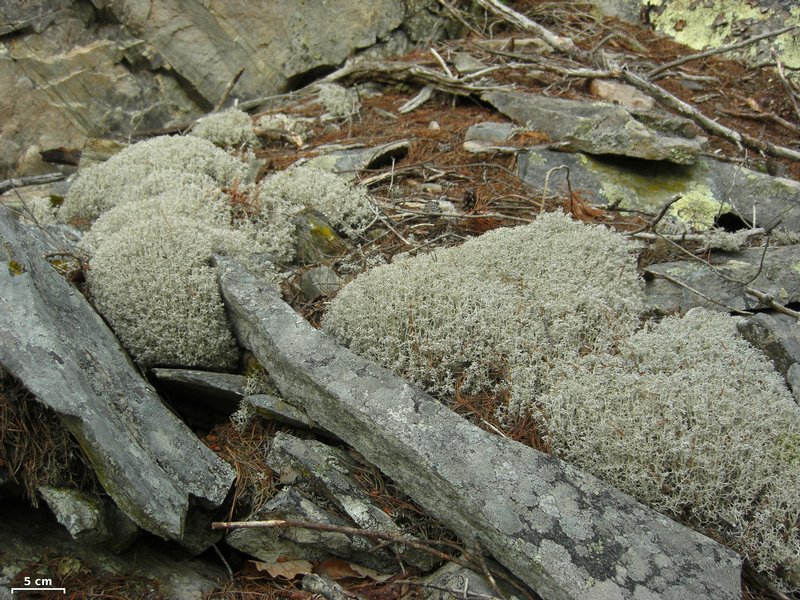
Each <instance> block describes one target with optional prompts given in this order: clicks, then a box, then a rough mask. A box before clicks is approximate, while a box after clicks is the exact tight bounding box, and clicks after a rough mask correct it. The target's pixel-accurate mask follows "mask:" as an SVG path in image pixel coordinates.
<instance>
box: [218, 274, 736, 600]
mask: <svg viewBox="0 0 800 600" xmlns="http://www.w3.org/2000/svg"><path fill="white" fill-rule="evenodd" d="M217 264H218V266H219V280H220V288H221V291H222V296H223V298H224V300H225V303H226V305H227V307H228V310H229V315H230V318H231V321H232V322H233V324H234V328H235V330H236V332H237V334H238V336H239V340H240V341H241V343H242V344H243V345H245V346H246V347H248V348H250V349H251V350H252V351H253V353H254V354H255V355H256V357H257V358H258V360H259V362H260V363H261V364H262V365H263V366H264V367H265V368H266V369H267V371H268V372H269V374H270V375H271V376H272V378H273V380H274V381H275V383H276V384H277V386H278V388H279V389H280V391H281V393H282V395H283V397H284V398H285V399H286V400H287V401H290V402H292V403H296V404H298V405H299V406H302V407H303V408H304V409H305V410H306V411H307V412H308V414H309V416H310V417H311V418H313V419H314V420H315V421H317V422H319V423H321V424H323V425H324V426H325V427H326V428H328V429H330V430H331V431H332V432H334V433H335V434H336V435H337V436H339V437H340V438H341V439H342V440H345V441H346V442H347V443H348V444H350V445H352V446H353V447H354V448H355V449H356V450H358V451H359V452H360V453H361V454H362V455H363V456H364V457H365V458H366V459H367V460H368V461H369V462H370V463H372V464H374V465H375V466H376V467H378V468H379V469H381V470H382V471H383V472H384V473H386V474H387V475H388V476H389V477H391V478H392V479H393V480H394V481H395V482H396V483H397V484H398V485H399V486H400V487H401V488H402V489H403V490H404V491H405V492H406V493H408V494H409V496H410V497H411V498H413V499H414V500H415V501H416V502H418V503H419V504H420V505H422V506H423V508H425V509H426V510H427V511H428V512H429V513H430V514H431V515H432V516H434V517H435V518H437V519H439V520H440V521H441V522H442V523H444V524H445V525H447V526H448V527H450V528H451V529H452V530H453V531H454V532H455V533H457V534H458V535H459V536H460V537H461V538H462V539H464V540H465V541H466V542H471V541H472V542H477V543H479V544H480V545H481V546H482V547H483V548H485V549H486V550H487V551H488V552H489V553H490V554H492V555H493V556H494V558H495V559H496V560H497V561H498V562H500V563H501V564H503V565H504V566H505V567H507V568H508V569H509V570H511V571H512V572H513V573H514V574H515V575H516V576H517V577H519V578H520V579H521V580H523V581H524V582H526V583H527V584H528V585H530V587H531V588H532V589H533V590H535V591H536V592H537V593H538V594H540V595H541V596H543V597H544V598H546V599H549V600H564V599H568V598H570V599H573V598H574V599H581V600H590V599H592V600H594V599H598V600H599V599H612V598H613V599H619V600H624V599H645V598H647V599H653V600H654V599H656V598H669V599H674V600H688V599H697V600H700V599H703V600H709V599H717V598H718V599H725V600H730V599H732V598H740V597H741V587H740V580H741V573H740V569H741V561H740V559H739V557H738V556H737V555H736V554H735V553H734V552H732V551H730V550H728V549H727V548H724V547H723V546H721V545H719V544H717V543H716V542H714V541H712V540H710V539H709V538H707V537H705V536H703V535H701V534H699V533H696V532H694V531H691V530H689V529H687V528H685V527H683V526H681V525H679V524H678V523H676V522H675V521H672V520H670V519H668V518H666V517H665V516H663V515H660V514H658V513H656V512H654V511H652V510H650V509H648V508H646V507H645V506H643V505H641V504H640V503H638V502H636V501H635V500H634V499H633V498H631V497H630V496H627V495H625V494H623V493H621V492H619V491H617V490H615V489H614V488H611V487H609V486H606V485H604V484H603V483H602V482H600V481H599V480H598V479H596V478H594V477H592V476H589V475H587V474H585V473H582V472H581V471H578V470H577V469H575V468H574V467H572V466H571V465H569V464H566V463H564V462H561V461H559V460H557V459H555V458H552V457H550V456H548V455H545V454H543V453H541V452H537V451H536V450H533V449H532V448H529V447H527V446H524V445H522V444H519V443H517V442H513V441H511V440H508V439H505V438H500V437H497V436H493V435H491V434H488V433H486V432H484V431H482V430H481V429H479V428H477V427H475V426H473V425H472V424H470V423H468V422H467V421H465V420H464V419H462V418H460V417H459V416H457V415H456V414H454V413H453V412H452V411H450V410H448V409H447V408H446V407H445V406H443V405H442V404H441V403H439V402H437V401H435V400H434V399H433V398H431V397H430V396H428V395H427V394H425V393H424V392H422V391H421V390H419V389H417V388H415V387H413V386H412V385H410V384H408V383H407V382H405V381H404V380H402V379H400V378H398V377H396V376H394V375H392V374H391V373H390V372H388V371H387V370H385V369H383V368H381V367H379V366H377V365H376V364H374V363H372V362H370V361H367V360H364V359H362V358H360V357H358V356H356V355H355V354H353V353H352V352H350V351H349V350H348V349H346V348H343V347H342V346H340V345H338V344H337V343H336V342H335V341H334V340H333V339H332V338H330V337H328V336H326V335H325V334H324V333H322V332H320V331H318V330H315V329H314V328H313V327H311V326H310V325H309V324H308V323H307V322H306V321H304V320H303V319H302V318H301V317H300V316H299V315H297V314H296V313H295V312H294V311H293V310H292V309H291V308H290V307H289V306H288V305H287V304H286V303H284V302H283V301H282V300H281V299H280V298H279V297H278V296H277V295H276V294H275V292H273V291H272V289H271V288H270V286H269V285H268V284H265V283H264V284H262V283H260V282H259V281H258V280H257V279H256V278H255V277H253V276H252V275H250V274H249V273H247V272H246V271H245V270H244V269H243V267H242V266H241V265H240V264H238V263H236V262H235V261H232V260H230V259H225V258H219V259H218V260H217Z"/></svg>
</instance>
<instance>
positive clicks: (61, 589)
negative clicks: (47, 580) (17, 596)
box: [11, 587, 67, 594]
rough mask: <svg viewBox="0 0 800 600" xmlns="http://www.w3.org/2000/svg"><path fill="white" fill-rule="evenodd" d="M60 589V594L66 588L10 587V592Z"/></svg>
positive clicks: (53, 590) (56, 590)
mask: <svg viewBox="0 0 800 600" xmlns="http://www.w3.org/2000/svg"><path fill="white" fill-rule="evenodd" d="M58 591H60V592H61V593H62V594H66V593H67V588H55V587H54V588H30V587H28V588H11V593H12V594H13V593H14V592H58Z"/></svg>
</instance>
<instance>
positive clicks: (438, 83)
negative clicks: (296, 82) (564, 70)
mask: <svg viewBox="0 0 800 600" xmlns="http://www.w3.org/2000/svg"><path fill="white" fill-rule="evenodd" d="M334 81H348V82H351V83H357V82H361V81H377V82H381V83H388V84H398V83H412V84H415V85H420V86H423V87H424V86H426V85H429V86H431V87H432V88H434V89H437V90H439V91H442V92H446V93H448V94H454V95H456V96H469V95H471V94H478V93H482V92H488V91H497V90H504V89H509V87H508V86H496V85H479V84H474V83H465V82H464V81H463V80H461V79H457V78H455V77H450V76H448V75H445V74H442V73H439V72H438V71H434V70H433V69H429V68H427V67H423V66H421V65H418V64H414V63H404V62H359V63H355V64H351V65H346V66H344V67H342V68H341V69H339V70H338V71H334V72H333V73H331V74H330V75H328V76H327V77H325V78H324V79H323V80H322V82H323V83H331V82H334Z"/></svg>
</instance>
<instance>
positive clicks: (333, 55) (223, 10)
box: [95, 0, 406, 106]
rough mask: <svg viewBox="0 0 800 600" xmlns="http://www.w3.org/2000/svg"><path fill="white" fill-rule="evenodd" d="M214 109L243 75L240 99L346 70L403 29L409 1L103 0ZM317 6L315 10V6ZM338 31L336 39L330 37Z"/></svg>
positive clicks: (238, 87)
mask: <svg viewBox="0 0 800 600" xmlns="http://www.w3.org/2000/svg"><path fill="white" fill-rule="evenodd" d="M95 4H96V5H98V6H102V7H104V8H105V9H106V10H110V11H111V12H113V14H114V15H115V16H116V18H117V19H118V20H119V21H120V22H121V23H122V24H123V25H124V26H125V27H126V28H127V29H128V30H129V31H130V32H131V33H132V34H133V35H135V36H137V37H139V38H140V39H141V40H143V41H144V43H145V44H146V45H147V46H148V47H149V48H150V49H151V51H152V53H153V54H156V55H159V56H160V57H162V58H163V60H164V62H165V64H166V65H169V67H171V68H172V69H173V70H174V71H175V72H177V73H179V74H180V76H181V77H182V78H183V79H185V80H186V81H187V82H188V83H189V84H190V85H191V86H192V87H193V88H194V89H195V90H196V91H197V93H198V94H199V95H200V96H201V97H202V98H203V99H204V100H205V101H206V102H207V103H208V104H209V105H210V106H213V105H214V104H215V103H216V102H217V101H218V100H219V98H220V96H221V94H222V93H223V91H224V90H225V87H226V86H227V84H228V83H229V82H230V81H231V80H232V79H233V77H234V75H236V73H237V72H238V71H239V70H240V69H244V74H243V75H242V77H241V79H240V80H239V81H238V83H237V85H236V89H235V90H234V95H235V96H236V97H239V98H245V99H249V98H257V97H259V96H265V95H270V94H274V93H279V92H281V91H285V90H286V89H287V88H289V87H291V85H292V83H291V82H292V80H293V79H295V78H299V77H301V76H303V75H304V74H307V73H311V72H313V71H314V70H317V69H324V68H330V67H335V66H338V65H340V64H341V63H342V62H344V60H345V59H346V58H348V57H349V56H351V55H352V54H353V53H354V52H355V51H357V50H359V49H362V48H367V47H369V46H371V45H373V44H375V43H376V42H378V41H380V40H381V39H383V38H386V37H387V36H388V35H389V34H390V33H391V32H392V31H393V30H395V29H397V28H399V27H400V26H401V25H402V24H403V20H404V18H405V16H406V14H405V9H404V6H403V3H402V2H399V1H397V0H377V1H375V2H360V1H354V0H345V1H340V2H337V4H336V10H323V9H320V10H313V9H309V10H297V5H296V3H295V2H294V1H293V0H276V1H274V2H267V3H264V2H249V3H248V2H239V3H229V2H221V3H219V4H215V5H214V6H213V10H212V8H211V7H209V6H207V5H205V4H203V3H199V4H197V3H191V4H186V3H184V2H181V1H180V0H168V1H164V2H160V3H159V5H158V10H151V5H150V3H149V1H147V0H114V1H111V0H96V1H95ZM309 8H311V7H309ZM331 32H336V35H331Z"/></svg>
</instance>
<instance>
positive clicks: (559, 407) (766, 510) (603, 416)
mask: <svg viewBox="0 0 800 600" xmlns="http://www.w3.org/2000/svg"><path fill="white" fill-rule="evenodd" d="M570 367H571V373H570V375H569V376H568V377H563V378H560V379H559V380H558V381H555V382H554V383H553V385H552V386H551V388H550V390H548V391H547V393H545V394H542V395H539V394H537V392H538V390H537V389H536V386H535V385H531V384H530V383H528V382H525V381H517V380H515V384H514V395H515V396H519V400H518V401H519V402H520V403H523V404H525V403H527V406H528V408H529V410H530V414H531V415H532V416H533V417H534V419H535V420H536V422H537V428H538V430H539V432H540V433H542V435H543V436H544V439H545V441H546V442H547V443H548V444H549V446H550V447H551V448H552V450H553V453H554V454H556V455H557V456H560V457H562V458H564V459H566V460H569V461H570V462H572V463H574V464H576V465H578V466H579V467H581V468H583V469H586V470H587V471H589V472H591V473H593V474H594V475H596V476H597V477H599V478H600V479H602V480H603V481H605V482H607V483H610V484H612V485H614V486H616V487H618V488H620V489H621V490H623V491H625V492H627V493H629V494H631V495H632V496H634V497H636V498H637V499H639V500H641V501H642V502H644V503H646V504H648V505H649V506H651V507H653V508H655V509H657V510H659V511H661V512H664V513H667V514H670V515H673V516H678V517H680V518H683V519H684V520H686V521H688V522H689V523H691V524H692V525H694V526H696V527H698V528H700V529H703V528H711V529H713V530H714V531H716V532H717V533H718V534H719V535H720V536H721V537H722V539H724V540H725V541H726V543H727V544H728V545H729V546H731V547H732V548H733V549H735V550H736V551H737V552H740V553H742V554H743V555H744V556H746V557H747V558H748V559H749V560H750V561H752V562H753V564H754V565H756V567H757V568H758V569H759V570H762V571H766V572H771V573H775V572H776V571H779V570H780V569H781V567H784V568H786V567H789V566H791V565H795V568H796V566H797V565H800V523H798V514H800V497H798V494H797V489H798V484H799V483H800V407H798V406H797V404H795V402H794V401H793V399H792V397H791V394H790V393H789V391H788V389H787V388H786V385H785V383H784V381H783V379H782V378H781V377H780V376H779V375H778V374H777V373H776V372H775V370H774V368H773V366H772V364H771V363H770V362H769V361H768V360H767V359H766V358H765V356H764V355H763V354H762V353H761V352H759V351H758V350H756V349H754V348H753V347H751V346H750V345H749V344H748V343H747V342H746V341H745V340H744V339H743V338H741V337H740V336H739V335H738V334H737V333H736V319H734V318H732V317H729V316H728V315H724V314H720V313H712V312H710V311H707V310H704V309H695V310H693V311H690V312H689V313H688V314H687V315H686V316H685V317H684V318H682V319H681V318H677V317H673V318H668V319H666V320H664V321H663V322H661V323H660V324H657V325H654V326H652V327H648V328H645V329H643V330H641V331H639V332H637V333H636V334H635V335H633V336H632V337H631V338H630V339H629V340H627V341H626V342H625V343H624V344H622V345H621V347H620V350H619V352H617V353H613V354H611V353H601V354H599V355H598V354H595V355H589V356H586V357H583V358H582V359H581V360H579V361H577V362H574V363H573V364H572V365H570ZM523 399H524V400H523ZM783 585H784V586H785V585H786V584H785V583H784V584H783Z"/></svg>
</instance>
